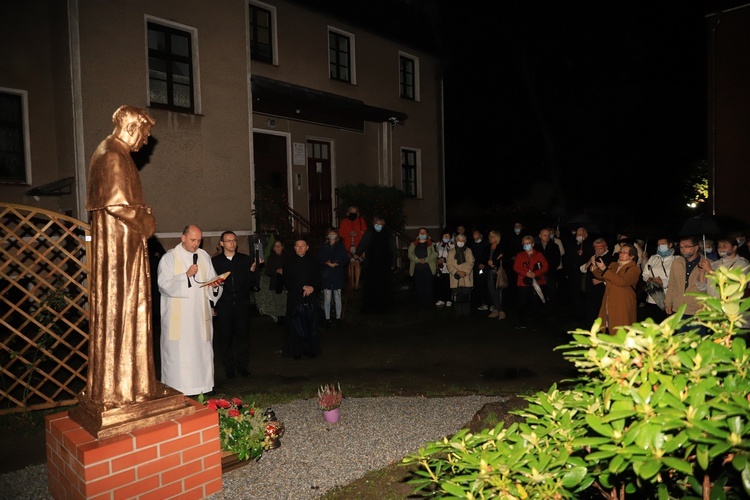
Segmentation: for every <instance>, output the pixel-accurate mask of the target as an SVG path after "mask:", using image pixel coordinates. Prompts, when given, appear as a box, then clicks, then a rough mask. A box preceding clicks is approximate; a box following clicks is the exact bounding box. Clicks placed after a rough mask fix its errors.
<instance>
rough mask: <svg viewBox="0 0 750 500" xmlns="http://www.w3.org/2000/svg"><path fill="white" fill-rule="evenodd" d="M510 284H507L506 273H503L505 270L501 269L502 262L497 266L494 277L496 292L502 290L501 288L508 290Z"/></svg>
mask: <svg viewBox="0 0 750 500" xmlns="http://www.w3.org/2000/svg"><path fill="white" fill-rule="evenodd" d="M509 284H510V283H509V282H508V273H506V272H505V269H503V266H502V262H501V263H500V265H499V266H497V276H496V277H495V288H496V289H498V290H502V289H503V288H508V285H509Z"/></svg>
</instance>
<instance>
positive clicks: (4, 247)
mask: <svg viewBox="0 0 750 500" xmlns="http://www.w3.org/2000/svg"><path fill="white" fill-rule="evenodd" d="M90 239H91V238H90V232H89V226H88V225H87V224H85V223H83V222H81V221H79V220H77V219H74V218H72V217H66V216H64V215H61V214H58V213H55V212H50V211H46V210H40V209H37V208H34V207H26V206H22V205H10V204H5V203H0V342H1V343H2V344H1V345H0V370H2V372H1V373H0V375H1V380H0V414H3V413H12V412H17V411H23V410H27V409H43V408H53V407H58V406H66V405H71V404H74V403H76V394H77V393H78V392H80V391H81V389H83V387H84V386H85V384H86V369H87V365H88V357H87V343H88V330H89V328H88V318H89V314H88V307H87V306H88V283H87V277H88V273H89V267H88V266H89V264H88V263H89V262H90V260H89V259H88V255H89V252H90V247H91V245H90Z"/></svg>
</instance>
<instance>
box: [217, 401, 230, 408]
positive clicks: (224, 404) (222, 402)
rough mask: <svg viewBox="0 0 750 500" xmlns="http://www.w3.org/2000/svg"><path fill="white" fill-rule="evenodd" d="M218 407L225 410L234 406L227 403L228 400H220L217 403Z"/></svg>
mask: <svg viewBox="0 0 750 500" xmlns="http://www.w3.org/2000/svg"><path fill="white" fill-rule="evenodd" d="M216 404H217V405H219V406H220V407H221V408H224V409H225V410H226V409H227V408H229V407H230V406H232V404H231V403H230V402H229V401H227V400H226V399H220V400H218V401H217V402H216Z"/></svg>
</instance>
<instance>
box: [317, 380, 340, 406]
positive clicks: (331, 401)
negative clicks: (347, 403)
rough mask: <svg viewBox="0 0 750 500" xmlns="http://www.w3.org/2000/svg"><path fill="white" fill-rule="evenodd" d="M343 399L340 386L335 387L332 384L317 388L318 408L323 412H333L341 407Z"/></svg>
mask: <svg viewBox="0 0 750 500" xmlns="http://www.w3.org/2000/svg"><path fill="white" fill-rule="evenodd" d="M343 397H344V395H343V394H342V392H341V384H337V385H336V387H334V386H333V384H328V385H321V386H320V387H319V388H318V407H319V408H320V409H321V410H323V411H331V410H335V409H336V408H338V407H339V406H341V400H342V399H343Z"/></svg>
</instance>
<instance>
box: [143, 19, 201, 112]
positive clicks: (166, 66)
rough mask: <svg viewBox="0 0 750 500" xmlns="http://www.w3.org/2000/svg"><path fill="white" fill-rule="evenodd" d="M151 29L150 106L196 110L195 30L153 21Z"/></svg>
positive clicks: (149, 37)
mask: <svg viewBox="0 0 750 500" xmlns="http://www.w3.org/2000/svg"><path fill="white" fill-rule="evenodd" d="M147 29H148V85H149V105H150V106H151V107H154V108H165V109H171V110H174V111H183V112H194V111H195V100H196V99H195V89H196V85H195V76H194V75H195V72H194V71H193V66H194V63H193V61H194V59H193V57H194V51H193V47H194V40H193V37H194V36H195V32H194V31H189V30H185V29H180V28H179V27H176V26H171V25H167V24H161V23H158V22H156V21H154V20H151V21H149V22H148V23H147Z"/></svg>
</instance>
